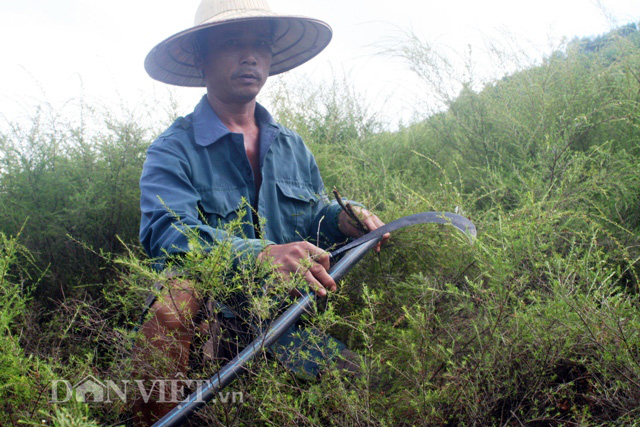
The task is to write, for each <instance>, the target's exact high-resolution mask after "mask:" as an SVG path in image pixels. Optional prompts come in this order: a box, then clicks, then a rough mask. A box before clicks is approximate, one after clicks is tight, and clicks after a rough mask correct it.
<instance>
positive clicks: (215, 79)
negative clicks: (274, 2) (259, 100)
mask: <svg viewBox="0 0 640 427" xmlns="http://www.w3.org/2000/svg"><path fill="white" fill-rule="evenodd" d="M205 46H206V49H207V51H206V53H205V54H204V58H203V61H202V70H203V72H204V78H205V81H206V83H207V92H208V93H209V94H210V95H213V96H215V97H216V98H217V99H219V100H220V101H222V102H224V103H225V104H245V103H247V102H250V101H252V100H254V99H255V97H256V96H257V95H258V93H259V92H260V89H262V86H264V84H265V82H266V81H267V77H268V76H269V70H270V68H271V56H272V41H271V29H270V26H269V24H268V23H266V22H257V23H249V24H248V23H237V24H230V25H225V26H223V27H220V28H216V29H214V30H212V31H210V32H209V34H208V35H207V37H206V44H205Z"/></svg>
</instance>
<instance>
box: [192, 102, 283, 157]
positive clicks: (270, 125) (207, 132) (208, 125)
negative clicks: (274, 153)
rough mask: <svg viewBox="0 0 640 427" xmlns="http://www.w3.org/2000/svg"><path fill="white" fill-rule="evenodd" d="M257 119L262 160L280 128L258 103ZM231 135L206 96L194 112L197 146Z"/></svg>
mask: <svg viewBox="0 0 640 427" xmlns="http://www.w3.org/2000/svg"><path fill="white" fill-rule="evenodd" d="M256 119H257V121H258V127H259V128H260V158H261V159H262V158H263V157H264V154H265V153H266V152H267V149H268V148H269V146H270V145H271V143H272V142H273V140H274V139H275V137H276V136H277V134H278V129H279V128H278V125H277V124H276V122H275V120H274V119H273V117H271V114H269V112H268V111H267V110H266V108H264V107H263V106H262V105H260V104H258V103H256ZM230 133H231V131H230V130H229V129H228V128H227V127H226V126H225V125H224V124H223V123H222V121H220V118H218V115H217V114H216V113H215V111H213V108H211V105H210V104H209V101H208V100H207V96H206V95H204V96H203V97H202V99H201V100H200V102H199V103H198V105H196V108H195V110H193V134H194V138H195V141H196V144H198V145H201V146H203V147H206V146H209V145H211V144H213V143H214V142H216V141H218V140H220V139H221V138H222V137H223V136H226V135H228V134H230Z"/></svg>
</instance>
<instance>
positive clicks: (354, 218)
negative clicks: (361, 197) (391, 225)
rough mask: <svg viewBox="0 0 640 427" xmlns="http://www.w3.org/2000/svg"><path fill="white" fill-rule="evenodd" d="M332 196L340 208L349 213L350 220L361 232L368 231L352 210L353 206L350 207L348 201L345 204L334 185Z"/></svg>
mask: <svg viewBox="0 0 640 427" xmlns="http://www.w3.org/2000/svg"><path fill="white" fill-rule="evenodd" d="M333 196H334V197H335V198H336V201H337V202H338V204H339V205H340V207H341V208H342V210H343V211H345V212H346V213H347V215H349V218H351V220H352V221H353V223H354V225H355V226H356V227H357V228H358V229H359V230H360V231H362V232H363V233H365V234H366V233H368V232H369V231H371V230H369V227H367V226H366V225H364V224H363V223H362V221H360V218H358V215H356V213H355V212H354V211H353V208H352V207H351V204H350V203H349V202H347V203H346V204H345V203H344V202H343V201H342V196H340V193H339V192H338V189H337V188H336V187H333Z"/></svg>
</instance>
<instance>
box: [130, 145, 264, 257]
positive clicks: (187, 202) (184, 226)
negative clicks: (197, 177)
mask: <svg viewBox="0 0 640 427" xmlns="http://www.w3.org/2000/svg"><path fill="white" fill-rule="evenodd" d="M190 175H191V166H190V164H189V161H188V159H187V157H186V156H185V155H184V154H183V153H181V152H180V151H178V150H177V149H176V148H175V147H174V146H173V145H172V144H171V143H170V141H158V143H154V144H152V145H151V146H150V147H149V150H148V151H147V159H146V161H145V164H144V168H143V171H142V176H141V178H140V209H141V214H142V218H141V223H140V241H141V242H142V244H143V246H144V248H145V250H146V252H147V254H148V255H149V256H150V257H152V258H158V259H160V260H162V259H163V258H164V257H166V256H167V255H172V254H179V253H184V252H188V251H189V250H190V248H189V235H190V234H192V232H193V231H195V232H196V233H197V235H198V236H199V238H200V240H201V243H202V245H203V246H204V247H205V248H206V247H208V246H209V247H210V246H213V245H215V244H216V243H218V242H222V241H230V242H231V244H232V246H233V248H234V251H235V252H236V253H237V254H238V256H251V255H253V256H256V255H257V254H258V253H260V251H262V249H264V246H265V244H270V243H272V242H269V241H264V240H261V239H244V238H239V237H236V236H233V235H230V234H229V233H227V232H226V231H225V230H223V229H220V228H217V227H214V226H212V225H209V224H206V223H204V222H203V221H202V218H201V216H200V214H199V212H198V204H199V202H200V195H199V194H198V191H197V190H196V189H195V188H194V186H193V184H192V180H191V178H190Z"/></svg>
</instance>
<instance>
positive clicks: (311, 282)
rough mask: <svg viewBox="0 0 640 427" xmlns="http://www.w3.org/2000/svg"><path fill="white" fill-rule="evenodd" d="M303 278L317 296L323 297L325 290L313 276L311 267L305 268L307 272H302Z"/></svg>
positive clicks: (325, 293)
mask: <svg viewBox="0 0 640 427" xmlns="http://www.w3.org/2000/svg"><path fill="white" fill-rule="evenodd" d="M304 279H305V280H306V281H307V283H309V287H310V288H311V290H312V291H314V292H315V293H316V294H317V295H318V296H321V297H323V296H325V295H327V290H326V289H325V288H324V286H322V285H321V284H320V282H318V281H317V280H316V278H315V277H314V276H313V273H311V269H309V270H307V272H306V273H304Z"/></svg>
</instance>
